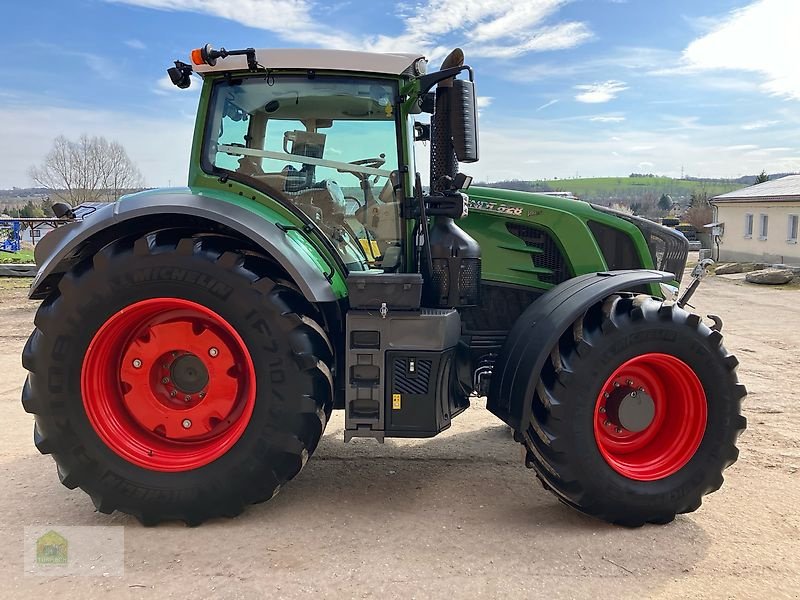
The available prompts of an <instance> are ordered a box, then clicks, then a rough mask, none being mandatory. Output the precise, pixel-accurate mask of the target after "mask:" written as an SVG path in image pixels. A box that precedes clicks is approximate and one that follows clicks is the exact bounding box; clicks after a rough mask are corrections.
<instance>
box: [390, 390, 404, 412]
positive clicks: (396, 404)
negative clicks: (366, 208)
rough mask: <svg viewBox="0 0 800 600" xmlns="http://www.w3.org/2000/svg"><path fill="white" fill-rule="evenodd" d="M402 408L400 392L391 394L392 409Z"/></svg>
mask: <svg viewBox="0 0 800 600" xmlns="http://www.w3.org/2000/svg"><path fill="white" fill-rule="evenodd" d="M401 408H402V396H401V395H400V394H392V410H400V409H401Z"/></svg>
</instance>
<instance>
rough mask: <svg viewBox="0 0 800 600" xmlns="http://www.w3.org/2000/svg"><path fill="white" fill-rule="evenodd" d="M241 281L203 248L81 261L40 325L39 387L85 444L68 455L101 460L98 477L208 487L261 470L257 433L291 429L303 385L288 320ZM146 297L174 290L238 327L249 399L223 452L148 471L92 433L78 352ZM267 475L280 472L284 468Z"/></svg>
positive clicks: (295, 429)
mask: <svg viewBox="0 0 800 600" xmlns="http://www.w3.org/2000/svg"><path fill="white" fill-rule="evenodd" d="M101 264H102V263H101ZM111 264H113V269H112V268H111V266H110V265H111ZM65 277H74V275H72V274H67V275H65ZM251 283H252V282H251V281H249V280H248V278H247V277H246V274H245V273H244V272H237V270H236V269H235V268H234V269H231V268H226V267H223V266H221V265H220V264H218V263H217V262H215V261H214V257H213V256H203V255H198V254H196V253H195V254H191V255H182V254H180V253H177V252H163V253H157V254H148V255H145V256H139V255H134V253H133V252H130V251H129V252H124V253H122V254H119V255H116V256H115V257H114V260H113V262H112V263H110V264H109V266H108V268H105V269H104V268H95V269H89V270H88V271H86V272H85V273H84V274H83V275H82V276H79V277H76V278H75V281H74V285H73V286H67V287H66V288H65V289H63V290H62V296H61V297H60V298H59V299H58V300H57V302H61V303H62V304H63V305H64V306H62V307H60V308H61V310H60V311H59V321H58V323H57V325H56V329H57V330H58V331H57V332H51V331H48V337H49V338H50V339H52V340H53V347H52V348H51V349H50V351H49V353H48V356H49V365H48V367H49V368H48V372H47V389H48V390H49V392H50V395H51V398H50V401H51V402H55V403H59V402H61V403H63V406H64V409H65V412H66V415H67V419H68V421H69V423H70V425H71V427H72V429H73V430H74V434H75V436H76V437H77V439H78V440H80V442H82V443H83V445H84V446H85V454H83V453H81V454H79V455H78V456H80V457H82V458H84V459H88V460H89V461H90V462H91V463H93V464H94V466H96V467H99V469H100V470H106V469H107V470H108V473H106V474H105V475H106V477H107V478H110V479H114V478H118V479H121V480H124V483H125V485H126V486H134V487H135V486H141V487H143V488H148V489H152V488H153V487H162V486H163V488H164V489H172V490H175V489H181V488H192V487H194V486H197V485H202V486H211V487H214V486H215V485H218V484H220V483H222V482H223V481H224V483H225V485H230V483H231V481H232V478H231V471H232V470H235V471H241V473H240V475H239V476H240V477H242V478H247V477H253V476H259V475H262V476H263V475H268V474H265V473H259V471H263V465H264V463H263V461H256V460H252V459H253V457H256V456H259V455H263V453H264V452H265V451H267V446H269V440H267V439H265V436H264V432H265V431H268V430H275V431H280V432H286V433H296V434H298V435H299V434H300V433H301V432H300V430H301V429H302V426H303V422H302V418H301V415H300V414H299V412H298V407H297V399H298V398H300V397H302V396H303V395H305V394H309V393H312V390H310V387H309V382H308V379H307V377H304V376H303V373H302V371H301V369H300V368H299V366H298V364H297V362H296V361H295V360H294V358H293V349H292V347H291V343H292V338H293V336H292V334H293V324H292V322H291V321H290V320H289V319H287V318H285V317H284V316H282V315H281V314H280V312H279V310H277V308H276V306H275V304H274V303H271V302H268V301H266V300H267V299H266V298H265V296H264V295H263V294H262V293H260V292H259V291H258V290H256V289H255V288H253V287H252V285H251ZM154 297H174V298H181V299H185V300H189V301H192V302H196V303H198V304H201V305H203V306H205V307H207V308H209V309H211V310H213V311H214V312H215V313H217V314H218V315H219V316H220V317H222V318H223V319H224V320H226V321H227V322H228V323H229V324H230V325H231V326H232V327H233V328H234V329H235V330H236V331H237V332H238V333H239V335H240V336H241V338H242V340H243V341H244V344H245V346H246V349H247V351H248V352H249V354H250V356H251V359H252V361H253V364H254V366H255V372H256V381H255V387H256V390H255V391H256V401H255V406H254V409H253V413H252V415H251V417H250V420H249V423H248V425H247V427H246V428H245V430H244V432H243V433H242V435H241V437H240V438H239V439H238V440H237V441H236V443H235V444H234V445H233V446H232V447H231V448H230V449H229V450H228V451H227V452H226V453H225V454H224V455H222V456H220V457H219V458H217V459H216V460H214V461H212V462H211V463H209V464H207V465H204V466H202V467H199V468H196V469H192V470H189V471H182V472H161V471H153V470H149V469H146V468H143V467H139V466H137V465H134V464H132V463H130V462H128V461H126V460H125V459H123V458H122V457H120V456H119V455H118V454H116V453H115V452H114V451H113V450H111V449H110V448H109V447H108V446H107V445H106V444H105V443H104V442H103V441H102V440H101V439H100V437H99V436H98V435H97V433H96V432H95V430H94V428H93V426H92V425H91V423H90V422H89V420H88V417H87V415H86V411H85V409H84V405H83V401H82V395H81V387H80V373H81V367H82V363H83V357H84V355H85V353H86V349H87V347H88V345H89V343H90V342H91V340H92V338H93V336H94V335H95V333H96V332H97V330H98V329H99V328H100V326H101V325H103V323H105V322H106V321H107V320H108V318H109V317H111V316H112V315H114V314H115V313H116V312H118V311H119V310H121V309H123V308H124V307H126V306H129V305H131V304H133V303H135V302H137V301H140V300H145V299H149V298H154ZM79 460H80V458H79ZM275 475H276V476H277V478H278V479H279V480H280V479H285V478H290V477H291V476H292V475H294V473H287V474H278V473H276V474H275ZM281 475H283V476H281ZM242 483H243V484H246V483H247V481H246V479H245V480H244V481H243V482H242Z"/></svg>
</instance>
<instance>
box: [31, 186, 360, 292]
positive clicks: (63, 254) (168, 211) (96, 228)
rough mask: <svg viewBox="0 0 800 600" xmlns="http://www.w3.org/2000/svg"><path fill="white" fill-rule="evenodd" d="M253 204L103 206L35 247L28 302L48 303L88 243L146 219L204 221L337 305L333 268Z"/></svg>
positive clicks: (167, 201)
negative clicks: (222, 228)
mask: <svg viewBox="0 0 800 600" xmlns="http://www.w3.org/2000/svg"><path fill="white" fill-rule="evenodd" d="M253 204H254V206H253V207H252V210H251V209H250V208H249V207H245V206H242V205H241V204H239V203H234V202H230V201H227V200H223V199H220V198H215V197H212V196H207V195H200V194H193V193H190V192H188V191H186V192H175V191H171V192H166V191H155V192H143V193H140V194H134V195H132V196H127V197H124V198H122V199H120V200H118V201H117V202H114V203H112V204H109V205H106V206H102V207H100V208H98V209H97V210H96V211H95V212H94V213H92V214H90V215H88V216H87V217H86V218H85V219H83V220H81V221H76V222H74V223H70V224H68V225H64V226H62V227H59V228H58V229H56V230H54V231H52V232H50V233H48V234H47V235H46V236H45V237H44V238H42V240H41V241H40V242H39V243H38V244H37V247H36V252H35V258H36V264H37V265H38V267H39V270H38V272H37V275H36V278H35V279H34V280H33V283H32V285H31V289H30V293H29V297H30V298H33V299H40V298H44V297H46V296H47V294H48V293H50V291H52V289H53V286H54V285H55V283H57V280H58V279H59V278H60V275H61V274H63V273H64V272H66V271H67V270H69V268H70V267H72V266H73V265H74V264H75V263H76V262H77V261H78V260H80V259H81V258H82V257H83V255H82V253H83V252H85V250H86V247H87V245H88V244H87V242H90V241H91V240H94V239H98V240H102V241H103V242H104V243H108V242H110V241H112V240H111V239H104V238H103V232H104V231H107V230H109V228H112V227H114V228H116V227H117V226H120V225H123V224H124V223H126V222H128V221H131V222H132V221H133V220H136V219H141V218H143V217H159V218H160V227H170V226H173V225H174V226H180V225H181V223H180V218H181V217H200V218H203V219H206V220H208V221H212V222H214V223H219V224H220V225H223V226H225V227H226V228H228V229H231V230H233V231H235V232H237V233H238V234H240V235H242V236H244V237H245V238H247V239H248V240H250V241H251V242H253V243H254V244H256V245H257V246H258V247H259V248H261V249H263V250H264V252H265V253H267V254H269V256H271V257H272V258H273V259H274V260H275V261H277V262H278V263H279V264H280V265H281V267H283V269H285V270H286V272H287V273H288V274H289V275H290V277H291V278H292V279H293V281H294V282H295V284H296V285H297V286H298V287H299V288H300V291H301V292H302V293H303V295H304V296H305V297H306V298H307V299H308V300H309V301H310V302H314V303H317V302H332V301H335V300H338V299H339V298H340V297H341V295H342V293H343V290H344V289H345V286H344V280H343V279H342V276H341V273H339V272H338V270H337V269H336V268H335V266H334V265H331V264H329V262H328V261H326V259H325V258H324V257H323V256H321V255H320V254H319V252H317V251H316V249H315V248H314V247H313V246H312V245H311V243H310V242H309V241H308V240H307V239H306V238H305V237H304V236H303V235H302V234H301V233H300V232H298V231H297V230H296V229H297V228H294V229H288V230H286V227H287V226H289V227H291V225H292V224H291V223H289V222H284V221H286V220H285V219H283V218H281V217H280V215H278V214H277V213H274V212H273V211H270V210H269V209H268V208H267V207H265V206H263V205H261V204H257V203H253ZM279 225H282V226H283V227H284V229H281V227H279ZM339 279H341V282H340V281H338V280H339ZM334 286H335V287H336V290H335V289H334ZM337 291H338V293H337Z"/></svg>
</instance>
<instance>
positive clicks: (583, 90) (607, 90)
mask: <svg viewBox="0 0 800 600" xmlns="http://www.w3.org/2000/svg"><path fill="white" fill-rule="evenodd" d="M575 89H576V90H578V91H579V92H580V93H579V94H577V95H576V96H575V100H577V101H578V102H586V103H589V104H599V103H602V102H609V101H610V100H613V99H614V98H616V97H617V95H619V94H620V93H621V92H624V91H625V90H627V89H628V86H627V85H625V82H624V81H614V80H609V81H604V82H602V83H590V84H584V85H576V86H575Z"/></svg>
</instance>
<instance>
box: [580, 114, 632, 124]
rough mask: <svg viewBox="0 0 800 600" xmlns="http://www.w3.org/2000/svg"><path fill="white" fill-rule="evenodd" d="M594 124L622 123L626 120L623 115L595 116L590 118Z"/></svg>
mask: <svg viewBox="0 0 800 600" xmlns="http://www.w3.org/2000/svg"><path fill="white" fill-rule="evenodd" d="M589 120H590V121H592V122H594V123H622V122H623V121H624V120H625V117H624V116H623V115H595V116H593V117H589Z"/></svg>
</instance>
